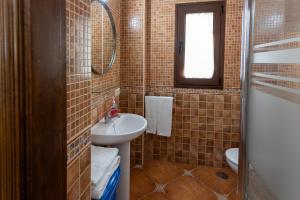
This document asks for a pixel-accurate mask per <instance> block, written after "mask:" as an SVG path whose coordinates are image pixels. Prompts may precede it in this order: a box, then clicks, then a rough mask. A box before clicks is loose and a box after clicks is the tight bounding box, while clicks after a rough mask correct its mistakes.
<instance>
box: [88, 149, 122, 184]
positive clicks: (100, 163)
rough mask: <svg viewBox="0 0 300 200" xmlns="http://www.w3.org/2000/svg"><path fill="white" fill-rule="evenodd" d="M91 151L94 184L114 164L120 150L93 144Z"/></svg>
mask: <svg viewBox="0 0 300 200" xmlns="http://www.w3.org/2000/svg"><path fill="white" fill-rule="evenodd" d="M91 152H92V153H91V181H92V184H94V185H97V183H98V182H99V181H100V180H101V179H102V178H103V176H104V175H105V173H106V171H107V170H108V169H109V167H110V166H111V165H112V163H113V161H114V160H115V158H116V157H117V155H118V153H119V150H118V149H117V148H104V147H96V146H93V145H92V147H91Z"/></svg>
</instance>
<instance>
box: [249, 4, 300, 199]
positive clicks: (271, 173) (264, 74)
mask: <svg viewBox="0 0 300 200" xmlns="http://www.w3.org/2000/svg"><path fill="white" fill-rule="evenodd" d="M250 8H251V14H250V15H251V27H250V29H251V37H250V41H251V42H250V58H249V60H250V64H249V67H250V68H249V69H250V70H249V71H248V75H249V76H248V80H249V81H248V93H247V98H246V101H247V108H246V109H247V112H246V113H247V114H246V118H245V119H246V138H245V141H246V154H247V155H246V157H247V163H246V165H247V168H248V169H247V181H246V182H247V187H246V197H248V199H251V200H268V199H278V200H299V199H300V0H253V1H251V2H250Z"/></svg>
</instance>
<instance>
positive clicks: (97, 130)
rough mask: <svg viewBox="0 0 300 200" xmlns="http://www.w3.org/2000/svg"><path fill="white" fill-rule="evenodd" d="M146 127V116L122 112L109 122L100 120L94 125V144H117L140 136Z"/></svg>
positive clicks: (92, 132) (92, 130)
mask: <svg viewBox="0 0 300 200" xmlns="http://www.w3.org/2000/svg"><path fill="white" fill-rule="evenodd" d="M146 127H147V121H146V119H145V118H144V117H142V116H139V115H135V114H123V113H122V114H120V116H119V117H115V118H113V119H111V120H110V121H109V122H108V123H104V122H99V123H97V124H96V125H94V126H93V127H92V129H91V134H92V144H94V145H116V144H122V143H125V142H129V141H131V140H133V139H135V138H137V137H138V136H140V135H141V134H142V133H143V132H144V131H145V129H146Z"/></svg>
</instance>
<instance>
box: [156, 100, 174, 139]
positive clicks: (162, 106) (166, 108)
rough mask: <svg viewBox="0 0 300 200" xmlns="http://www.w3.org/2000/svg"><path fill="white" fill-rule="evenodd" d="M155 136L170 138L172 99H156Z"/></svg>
mask: <svg viewBox="0 0 300 200" xmlns="http://www.w3.org/2000/svg"><path fill="white" fill-rule="evenodd" d="M157 108H158V110H157V134H158V135H161V136H166V137H170V136H171V131H172V114H173V112H172V111H173V97H158V105H157Z"/></svg>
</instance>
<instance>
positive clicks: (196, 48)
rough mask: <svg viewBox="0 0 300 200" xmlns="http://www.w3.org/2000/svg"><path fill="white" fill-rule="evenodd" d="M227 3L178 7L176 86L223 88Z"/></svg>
mask: <svg viewBox="0 0 300 200" xmlns="http://www.w3.org/2000/svg"><path fill="white" fill-rule="evenodd" d="M224 8H225V6H224V2H209V3H192V4H178V5H177V6H176V49H175V51H176V54H175V55H176V58H175V59H176V60H175V73H174V78H175V87H184V88H203V89H205V88H212V89H222V88H223V71H224V70H223V68H224V67H223V65H224V58H223V57H224V35H225V34H224V30H225V13H224V12H225V11H224Z"/></svg>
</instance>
